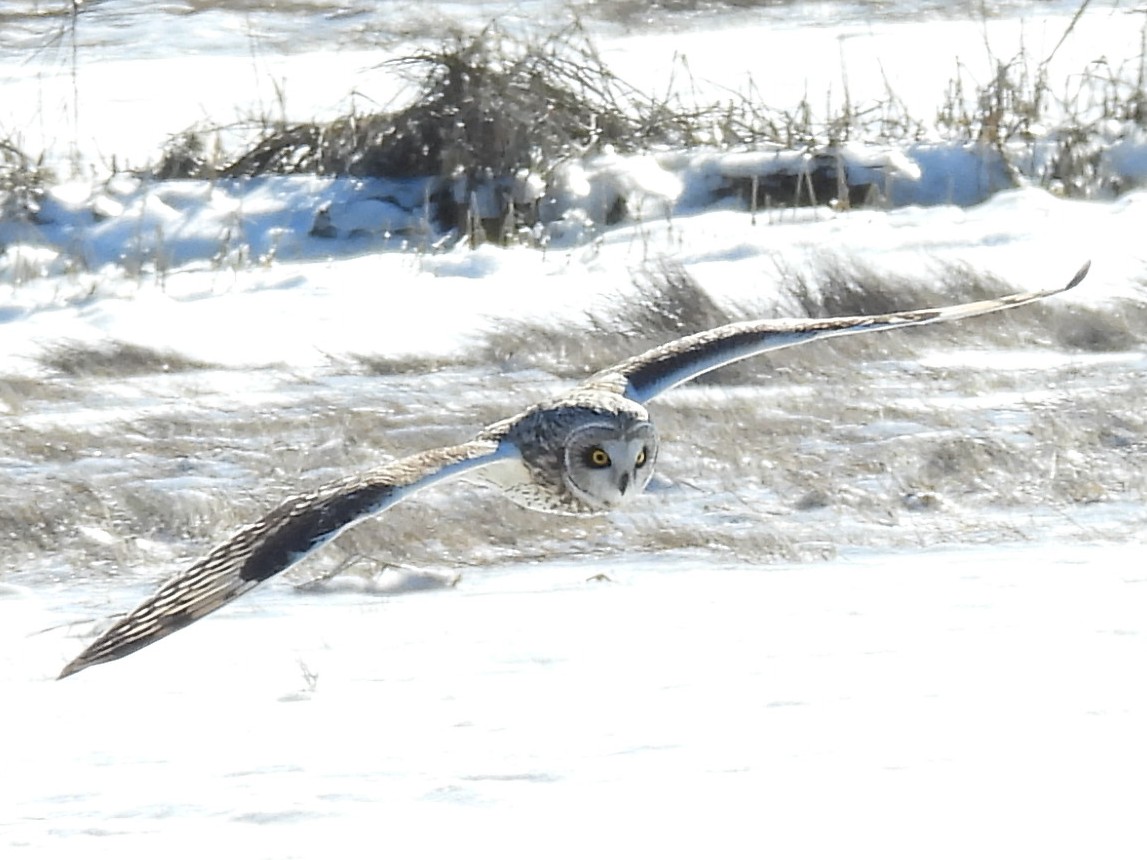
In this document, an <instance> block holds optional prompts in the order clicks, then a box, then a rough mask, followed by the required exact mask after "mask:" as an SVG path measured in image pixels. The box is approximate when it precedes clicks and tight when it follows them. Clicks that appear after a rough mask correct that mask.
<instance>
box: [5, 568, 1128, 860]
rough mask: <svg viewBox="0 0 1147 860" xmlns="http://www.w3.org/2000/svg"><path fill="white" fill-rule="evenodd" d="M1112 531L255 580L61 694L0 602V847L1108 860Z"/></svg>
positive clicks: (32, 610) (1123, 747) (1114, 576)
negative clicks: (931, 545) (334, 588)
mask: <svg viewBox="0 0 1147 860" xmlns="http://www.w3.org/2000/svg"><path fill="white" fill-rule="evenodd" d="M1137 549H1138V548H1137V547H1134V546H1126V547H1095V546H1088V547H1081V546H1076V547H1057V546H1045V547H1031V546H1023V547H1006V546H1004V547H998V548H992V549H984V550H959V549H956V550H937V551H930V552H924V553H919V552H917V553H905V554H896V555H879V556H875V557H863V556H862V557H857V558H853V559H848V560H844V561H840V562H833V563H829V564H813V565H802V566H799V567H788V566H776V567H771V568H767V569H761V568H736V567H723V566H718V567H713V566H711V565H705V564H703V563H702V564H698V563H695V562H689V563H681V562H676V563H674V562H668V563H658V564H656V565H648V564H618V565H610V566H608V567H606V568H604V569H601V568H599V567H597V566H595V565H586V564H572V565H571V564H562V563H560V562H547V563H544V564H540V565H533V566H527V567H520V568H508V569H501V570H499V569H497V568H492V569H490V570H487V571H485V572H483V574H482V575H481V576H480V577H468V578H466V579H465V580H464V581H463V584H462V586H461V587H460V588H459V589H456V590H452V591H437V592H430V593H425V594H415V595H407V596H405V597H403V598H401V599H393V600H389V599H380V598H371V597H365V596H363V595H344V596H331V595H325V596H322V597H317V596H304V595H300V594H299V593H297V592H291V591H289V590H287V589H284V588H278V587H271V588H268V589H266V590H264V591H263V592H262V593H261V594H260V595H259V598H258V599H257V600H251V601H249V602H247V603H246V604H245V605H242V606H236V607H235V608H234V609H232V610H227V611H225V612H224V613H220V615H219V620H218V621H217V622H215V623H213V624H210V625H207V624H203V625H199V626H195V627H192V628H189V629H188V630H187V631H186V632H185V633H183V634H181V635H179V636H177V637H173V638H172V639H170V640H168V641H166V642H164V643H162V644H160V645H157V646H155V647H154V648H152V649H147V650H145V651H142V652H140V653H139V654H138V655H135V657H133V658H132V659H130V660H125V661H123V662H121V663H117V664H114V665H112V666H109V667H107V668H106V669H104V670H102V671H100V672H99V673H97V672H94V671H93V672H90V673H85V674H82V675H80V676H77V677H76V678H75V679H74V682H72V683H69V684H67V685H65V684H63V683H61V684H54V683H52V682H50V680H49V679H50V678H51V677H52V674H53V673H54V672H55V671H56V670H57V669H58V665H57V662H56V657H57V654H58V652H59V651H60V649H61V648H62V647H65V646H69V645H74V644H75V639H74V638H73V637H70V636H69V637H67V638H62V637H61V634H60V631H58V630H56V631H51V632H48V633H40V634H37V635H32V636H30V637H29V636H28V635H27V634H28V631H30V630H33V629H35V627H36V626H37V625H39V624H43V623H44V621H45V620H47V619H48V618H53V617H57V613H58V612H59V610H60V607H61V605H67V604H69V603H70V604H73V605H74V603H75V602H76V601H77V599H82V598H80V597H79V596H78V595H77V594H76V590H75V589H74V588H68V589H67V590H66V591H65V590H63V589H59V590H55V591H53V592H48V593H46V594H42V595H39V596H10V597H8V598H6V599H5V600H4V602H3V607H4V609H5V610H6V611H5V615H6V617H5V619H4V622H5V623H4V624H3V625H2V626H0V629H2V630H3V631H4V636H5V640H6V641H5V645H6V646H7V647H5V648H4V649H3V651H2V652H0V653H3V654H4V655H5V658H4V662H3V663H2V664H0V667H2V668H0V671H2V672H3V677H4V683H5V686H6V687H7V688H8V689H9V690H10V691H11V693H12V699H11V700H10V701H13V702H16V701H18V702H19V703H20V706H19V707H18V708H12V709H10V712H9V714H8V726H9V728H8V737H9V738H10V739H14V738H28V739H32V738H41V739H43V740H42V742H38V743H29V744H9V745H6V748H5V751H4V753H3V758H4V764H5V772H6V773H8V774H19V775H20V778H19V780H18V781H17V780H11V779H9V780H5V783H4V789H3V790H4V792H5V793H6V794H7V795H8V796H6V797H4V801H5V803H4V807H5V809H6V810H8V812H9V814H10V815H14V817H15V821H14V822H12V823H11V824H10V826H9V827H8V828H7V831H8V839H9V840H10V844H11V845H12V846H14V847H17V846H24V847H27V848H31V849H33V850H39V851H42V852H46V853H45V856H49V855H52V856H55V855H56V854H59V853H60V852H63V851H65V850H66V851H67V852H68V853H71V852H74V851H76V850H84V851H88V850H99V849H100V848H102V847H103V846H105V845H108V846H110V845H114V846H115V850H116V852H117V854H120V855H122V856H126V857H129V858H130V857H136V856H141V857H142V856H145V855H147V854H149V853H154V851H155V850H156V847H157V846H158V845H172V844H178V845H179V850H180V851H204V850H210V849H211V848H212V847H216V848H218V847H221V846H226V850H227V851H229V852H230V851H242V852H243V853H244V854H246V855H248V856H252V857H268V858H269V857H314V856H327V855H328V854H329V853H330V852H331V851H332V850H340V851H341V850H345V851H352V852H353V851H356V850H363V848H364V846H366V845H370V846H372V847H373V848H377V850H387V851H397V852H401V853H403V854H405V855H407V856H418V857H434V856H444V855H447V854H450V853H456V852H460V851H467V852H470V853H477V854H479V855H480V856H495V855H496V856H508V857H527V856H536V854H537V853H538V852H539V851H541V852H543V853H545V854H546V855H547V856H556V857H574V856H585V855H586V854H587V853H598V854H605V855H607V856H619V855H621V854H625V855H632V854H634V853H636V854H640V855H643V856H644V855H649V854H658V855H668V856H691V855H695V854H697V853H702V854H706V855H711V854H714V853H716V854H720V855H722V856H737V857H741V856H760V854H762V853H780V854H783V855H785V856H793V857H826V856H839V855H840V854H845V853H848V854H855V853H860V854H866V853H868V852H870V851H879V853H880V854H881V855H882V856H893V857H909V856H918V855H919V853H920V852H924V853H927V854H928V855H929V856H938V857H958V856H968V855H969V854H978V855H981V856H1016V855H1017V854H1019V855H1030V854H1035V855H1040V856H1078V855H1079V854H1088V855H1100V856H1104V857H1131V856H1137V854H1138V852H1139V850H1140V849H1141V848H1142V845H1141V843H1138V842H1137V837H1136V836H1135V834H1137V832H1138V830H1137V824H1136V822H1137V821H1138V818H1139V813H1140V811H1141V809H1142V802H1143V800H1144V795H1143V785H1142V781H1141V780H1139V779H1138V776H1137V775H1138V774H1139V773H1141V772H1142V769H1143V767H1144V765H1147V741H1145V740H1144V739H1143V735H1142V731H1141V720H1140V717H1141V715H1142V713H1143V709H1144V706H1145V705H1147V701H1145V696H1144V692H1143V687H1142V685H1141V684H1136V683H1134V680H1133V679H1134V678H1135V677H1136V670H1137V668H1138V667H1139V666H1140V665H1141V663H1142V658H1143V656H1144V651H1143V642H1142V629H1143V628H1142V619H1143V617H1144V616H1143V613H1144V610H1147V582H1145V580H1144V579H1143V578H1142V577H1140V576H1138V575H1137V574H1135V573H1134V571H1135V568H1136V566H1135V560H1134V553H1135V552H1136V550H1137ZM922 566H923V567H924V568H925V570H926V573H925V572H923V571H922V570H921V567H922ZM599 572H602V573H606V574H607V575H608V576H609V580H608V581H605V582H596V581H595V582H591V581H589V579H588V578H589V576H590V575H591V574H595V573H599ZM700 580H703V582H704V584H703V585H701V584H700ZM29 604H30V605H29ZM38 614H42V615H43V617H42V618H40V617H38ZM304 619H305V621H304ZM300 622H303V623H300ZM17 645H18V646H19V647H18V648H17V647H16V646H17ZM16 654H19V655H20V656H19V657H18V658H16V657H14V655H16ZM254 824H258V825H260V826H259V827H258V829H255V828H253V827H252V825H254ZM64 846H66V849H65V847H64Z"/></svg>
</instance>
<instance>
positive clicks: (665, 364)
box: [586, 263, 1091, 403]
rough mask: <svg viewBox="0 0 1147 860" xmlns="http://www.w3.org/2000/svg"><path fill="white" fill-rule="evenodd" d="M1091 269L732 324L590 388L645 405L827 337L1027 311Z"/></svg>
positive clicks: (667, 347) (603, 375)
mask: <svg viewBox="0 0 1147 860" xmlns="http://www.w3.org/2000/svg"><path fill="white" fill-rule="evenodd" d="M1090 266H1091V264H1090V263H1086V264H1084V266H1083V267H1082V268H1080V270H1079V271H1078V272H1076V273H1075V276H1074V277H1072V279H1071V280H1070V281H1068V282H1067V284H1065V285H1064V286H1062V287H1053V288H1051V289H1047V290H1037V291H1034V292H1029V293H1015V294H1013V295H1010V296H1002V297H1000V298H998V299H988V300H986V301H981V302H969V303H967V304H962V305H950V306H948V307H940V308H926V309H923V310H916V311H901V312H899V313H892V314H878V315H873V316H850V317H829V318H825V319H788V320H780V319H778V320H750V321H747V322H735V323H730V324H729V325H725V326H721V327H720V328H715V329H710V330H709V331H703V332H699V333H698V334H694V335H689V336H687V337H683V338H679V339H678V340H674V341H670V342H669V343H667V344H664V345H662V346H657V347H654V348H653V349H651V350H648V351H647V352H643V353H641V354H640V355H636V356H634V357H633V358H630V359H628V360H626V361H623V362H621V363H620V364H617V365H614V366H613V367H611V368H609V369H607V370H603V371H602V372H600V373H598V374H596V375H594V376H593V377H591V378H590V379H589V380H587V383H586V384H587V385H591V386H605V387H606V388H609V389H611V390H614V391H615V393H617V394H621V395H624V396H625V397H628V398H629V399H630V400H635V401H637V402H638V403H645V402H647V401H649V400H651V399H653V398H654V397H656V396H658V395H659V394H662V393H663V392H665V391H667V390H668V389H670V388H673V387H674V386H676V385H680V384H681V383H683V382H688V381H689V380H690V379H693V378H695V377H697V376H700V375H701V374H703V373H708V372H709V371H710V370H716V369H717V368H718V367H723V366H725V365H726V364H731V363H732V362H734V361H740V360H741V359H744V358H749V357H751V356H754V355H759V354H760V353H762V352H768V351H770V350H774V349H782V348H784V347H787V346H796V345H797V344H800V343H807V342H809V341H812V340H820V339H822V338H826V337H840V336H842V335H847V334H859V333H861V332H871V331H883V330H886V329H893V328H904V327H906V326H918V325H928V324H931V323H938V322H947V321H950V320H959V319H966V318H967V317H974V316H980V315H981V314H989V313H993V312H995V311H1001V310H1005V309H1007V308H1015V307H1019V306H1020V305H1026V304H1029V303H1030V302H1034V301H1038V300H1039V299H1044V298H1047V297H1048V296H1053V295H1055V294H1056V293H1062V292H1065V291H1067V290H1070V289H1071V288H1072V287H1074V286H1076V285H1077V284H1079V282H1080V281H1082V280H1083V279H1084V278H1085V277H1086V276H1087V270H1088V268H1089V267H1090Z"/></svg>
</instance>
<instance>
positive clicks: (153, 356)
mask: <svg viewBox="0 0 1147 860" xmlns="http://www.w3.org/2000/svg"><path fill="white" fill-rule="evenodd" d="M37 360H38V361H39V363H40V364H41V365H42V366H43V367H44V368H45V369H47V370H51V371H54V372H56V373H59V374H64V375H66V376H74V377H85V376H106V377H117V376H145V375H148V374H153V373H182V372H185V371H188V370H204V369H206V368H208V367H210V365H209V364H207V363H205V362H201V361H195V360H193V359H190V358H187V357H186V356H183V355H180V354H179V353H176V352H172V351H170V350H156V349H151V348H149V347H145V346H139V345H138V344H130V343H120V342H118V341H109V342H106V343H102V344H97V345H94V346H93V345H90V344H84V343H68V342H65V343H59V344H56V345H54V346H52V347H51V348H49V349H47V350H45V351H44V352H43V353H42V354H41V355H40V356H39V357H38V359H37Z"/></svg>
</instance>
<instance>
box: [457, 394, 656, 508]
mask: <svg viewBox="0 0 1147 860" xmlns="http://www.w3.org/2000/svg"><path fill="white" fill-rule="evenodd" d="M478 438H479V439H483V438H486V439H490V440H491V441H497V442H498V443H499V444H503V445H506V444H508V445H512V446H514V448H515V449H516V454H517V456H515V457H511V458H507V459H504V460H501V461H499V462H497V463H494V464H492V465H491V466H489V467H487V468H486V469H485V470H484V471H483V472H482V474H481V478H482V479H484V480H485V481H487V482H489V483H491V484H494V485H495V486H497V487H498V488H499V489H501V490H502V491H503V492H504V493H505V495H506V497H507V498H508V499H509V500H510V501H512V502H514V503H515V504H518V505H521V506H522V507H525V508H531V509H533V510H540V511H546V512H548V513H558V514H570V515H575V516H577V515H588V514H597V513H601V512H603V511H607V510H610V509H612V508H615V507H617V506H618V505H620V504H622V503H624V501H625V500H626V499H627V498H629V497H630V496H632V495H633V494H636V493H638V492H640V491H641V490H643V489H645V485H646V484H648V483H649V479H650V478H651V477H652V476H653V466H654V464H655V462H656V461H657V433H656V430H655V429H654V427H653V424H652V423H651V422H650V420H649V413H648V411H647V410H646V408H645V407H644V406H642V405H641V404H640V403H636V402H634V401H632V400H629V399H627V398H626V397H624V396H622V395H619V394H617V393H616V392H614V391H612V390H607V389H604V388H599V387H595V386H582V387H580V388H576V389H574V390H573V391H570V392H568V393H567V394H565V395H562V396H561V397H558V398H555V399H553V400H549V401H543V402H541V403H539V404H537V405H535V406H532V407H530V408H529V409H527V410H526V411H525V412H522V413H520V414H518V415H516V416H514V417H512V418H509V419H507V420H505V421H500V422H498V423H497V424H492V425H491V426H490V427H487V428H486V429H485V430H484V431H483V432H482V433H481V434H479V437H478Z"/></svg>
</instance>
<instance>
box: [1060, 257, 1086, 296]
mask: <svg viewBox="0 0 1147 860" xmlns="http://www.w3.org/2000/svg"><path fill="white" fill-rule="evenodd" d="M1090 271H1091V260H1087V261H1085V262H1084V264H1083V265H1082V266H1080V267H1079V271H1078V272H1076V273H1075V275H1074V276H1073V277H1072V279H1071V280H1070V281H1068V282H1067V286H1066V287H1064V288H1063V289H1064V290H1065V291H1066V290H1070V289H1074V288H1075V287H1078V286H1079V285H1080V283H1082V282H1083V279H1084V278H1086V277H1087V273H1088V272H1090Z"/></svg>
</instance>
